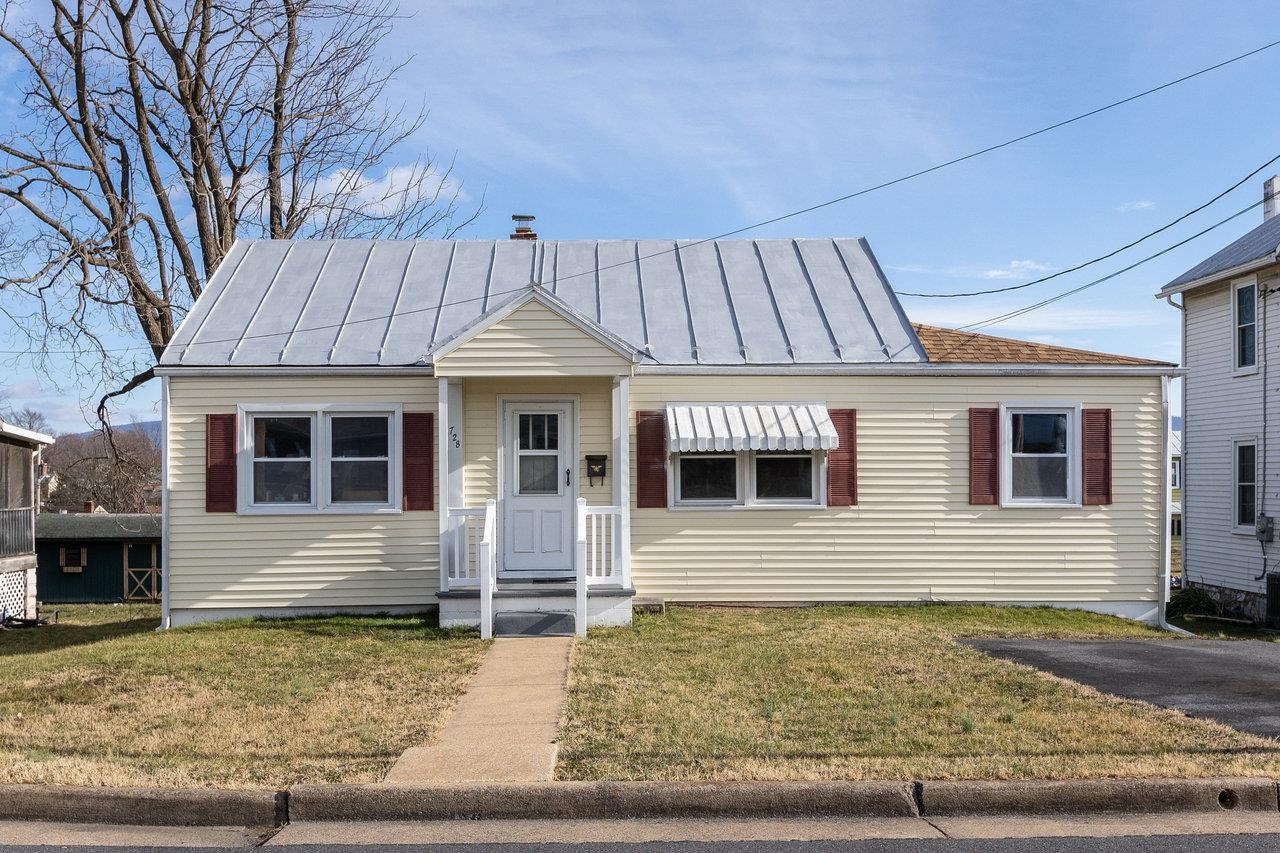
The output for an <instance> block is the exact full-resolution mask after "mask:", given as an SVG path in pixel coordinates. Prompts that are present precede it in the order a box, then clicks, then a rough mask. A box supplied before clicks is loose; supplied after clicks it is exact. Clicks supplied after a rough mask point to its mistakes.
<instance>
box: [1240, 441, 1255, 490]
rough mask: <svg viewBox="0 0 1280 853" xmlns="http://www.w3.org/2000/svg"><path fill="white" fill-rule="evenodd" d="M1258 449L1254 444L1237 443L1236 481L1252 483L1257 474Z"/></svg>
mask: <svg viewBox="0 0 1280 853" xmlns="http://www.w3.org/2000/svg"><path fill="white" fill-rule="evenodd" d="M1256 470H1257V463H1256V451H1255V449H1254V446H1253V445H1252V444H1237V445H1236V482H1237V483H1252V482H1253V481H1254V478H1255V477H1256V476H1257V473H1256Z"/></svg>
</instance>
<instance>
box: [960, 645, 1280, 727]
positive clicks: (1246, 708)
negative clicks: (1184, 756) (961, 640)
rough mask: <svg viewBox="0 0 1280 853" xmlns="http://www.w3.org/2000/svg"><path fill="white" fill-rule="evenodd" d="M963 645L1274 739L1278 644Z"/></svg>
mask: <svg viewBox="0 0 1280 853" xmlns="http://www.w3.org/2000/svg"><path fill="white" fill-rule="evenodd" d="M969 645H971V646H973V647H974V648H977V649H981V650H982V651H984V652H986V653H987V654H990V655H994V656H996V657H1001V658H1005V659H1006V660H1011V661H1015V662H1017V663H1022V664H1027V665H1028V666H1034V667H1035V668H1036V669H1041V670H1044V671H1045V672H1050V673H1053V674H1054V675H1057V676H1060V677H1062V678H1069V679H1071V680H1072V681H1078V682H1080V683H1081V684H1087V685H1089V686H1090V687H1093V688H1095V689H1097V690H1101V691H1102V692H1104V693H1113V694H1115V695H1117V696H1124V697H1126V698H1129V699H1140V700H1142V701H1144V702H1150V703H1152V704H1153V705H1160V706H1162V707H1165V708H1177V709H1178V710H1179V711H1182V712H1183V713H1186V714H1189V715H1190V716H1193V717H1204V718H1206V719H1210V720H1217V721H1218V722H1220V723H1225V724H1226V725H1228V726H1231V727H1232V728H1235V729H1239V730H1241V731H1245V732H1251V733H1253V734H1257V735H1262V736H1264V737H1280V643H1264V642H1260V641H1257V640H971V641H969Z"/></svg>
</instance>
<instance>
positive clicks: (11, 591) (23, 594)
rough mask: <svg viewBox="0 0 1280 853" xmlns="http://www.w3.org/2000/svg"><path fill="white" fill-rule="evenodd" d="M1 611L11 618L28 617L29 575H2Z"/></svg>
mask: <svg viewBox="0 0 1280 853" xmlns="http://www.w3.org/2000/svg"><path fill="white" fill-rule="evenodd" d="M0 610H2V611H4V612H5V613H6V614H8V615H10V616H26V615H27V614H26V610H27V573H26V572H4V573H2V574H0Z"/></svg>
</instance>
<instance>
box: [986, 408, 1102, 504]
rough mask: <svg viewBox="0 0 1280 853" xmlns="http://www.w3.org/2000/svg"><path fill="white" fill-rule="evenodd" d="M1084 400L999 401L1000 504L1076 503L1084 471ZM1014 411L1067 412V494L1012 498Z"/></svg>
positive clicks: (1056, 413)
mask: <svg viewBox="0 0 1280 853" xmlns="http://www.w3.org/2000/svg"><path fill="white" fill-rule="evenodd" d="M1083 411H1084V404H1082V403H1078V402H1063V401H1061V400H1055V401H1047V402H1042V403H1036V402H1031V403H1021V402H1019V403H1001V404H1000V506H1002V507H1010V508H1016V507H1078V506H1081V491H1082V490H1081V488H1080V484H1081V482H1082V481H1083V474H1084V458H1083V457H1084V453H1083V444H1082V441H1081V420H1082V413H1083ZM1015 414H1019V415H1025V414H1053V415H1064V414H1065V415H1066V416H1067V497H1066V498H1065V499H1064V498H1015V497H1014V496H1013V416H1014V415H1015Z"/></svg>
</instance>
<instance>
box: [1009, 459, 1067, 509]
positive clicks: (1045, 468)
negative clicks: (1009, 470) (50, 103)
mask: <svg viewBox="0 0 1280 853" xmlns="http://www.w3.org/2000/svg"><path fill="white" fill-rule="evenodd" d="M1013 497H1015V498H1060V499H1066V497H1067V459H1066V457H1065V456H1015V457H1013Z"/></svg>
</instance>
